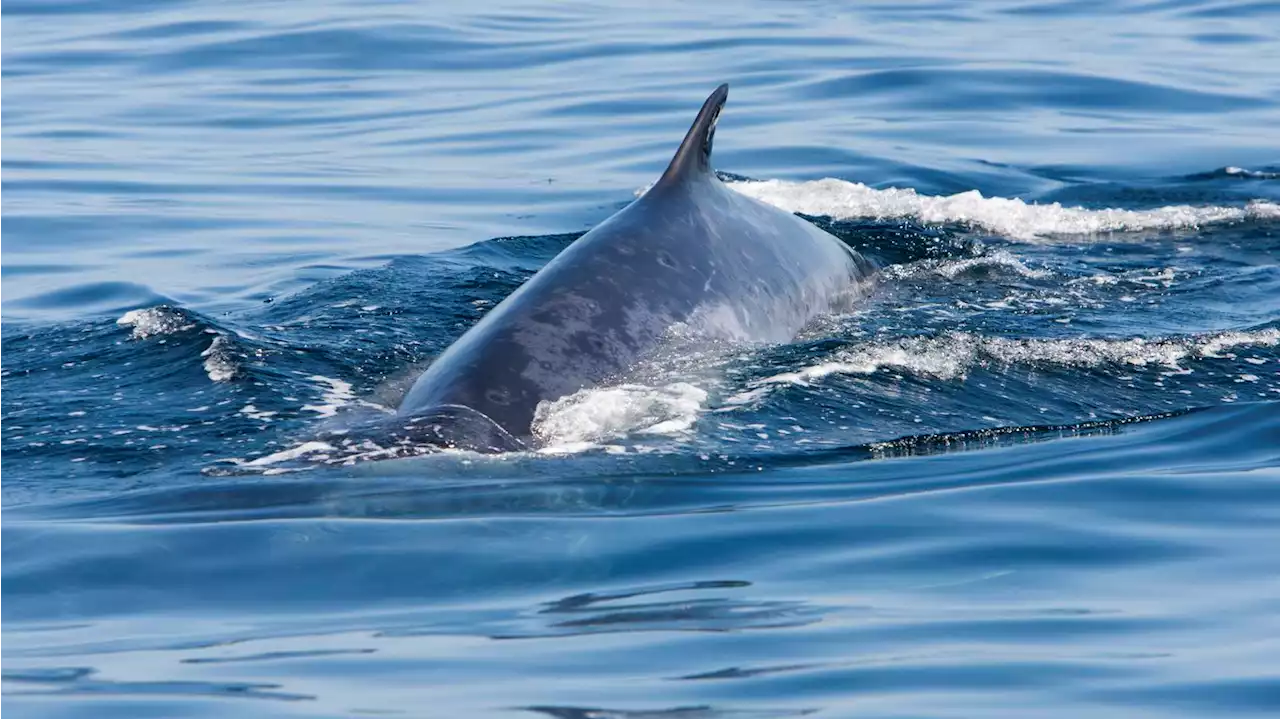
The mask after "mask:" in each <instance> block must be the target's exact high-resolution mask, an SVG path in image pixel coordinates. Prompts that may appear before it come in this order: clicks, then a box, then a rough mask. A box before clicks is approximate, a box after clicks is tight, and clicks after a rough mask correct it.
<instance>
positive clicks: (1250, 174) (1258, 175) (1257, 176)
mask: <svg viewBox="0 0 1280 719" xmlns="http://www.w3.org/2000/svg"><path fill="white" fill-rule="evenodd" d="M1222 171H1223V172H1225V173H1227V174H1228V175H1234V176H1236V177H1247V178H1249V179H1251V180H1280V172H1269V171H1267V170H1249V169H1246V168H1243V167H1224V168H1223V169H1222Z"/></svg>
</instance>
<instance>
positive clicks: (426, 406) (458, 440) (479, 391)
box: [394, 85, 869, 451]
mask: <svg viewBox="0 0 1280 719" xmlns="http://www.w3.org/2000/svg"><path fill="white" fill-rule="evenodd" d="M727 97H728V86H727V85H721V86H720V87H719V88H717V89H716V91H715V92H713V93H712V94H711V96H710V97H709V98H707V101H706V103H705V104H703V106H702V110H701V111H700V112H699V113H698V117H697V119H695V120H694V123H693V126H692V127H691V128H689V132H688V134H687V135H685V138H684V141H683V142H682V143H681V144H680V149H679V150H677V152H676V155H675V158H674V159H672V161H671V164H670V166H669V167H668V168H667V170H666V172H665V173H663V175H662V177H661V178H660V179H659V180H658V181H657V182H656V183H655V184H654V185H653V186H652V187H651V188H649V190H648V191H647V192H645V193H644V194H643V195H642V196H641V197H639V198H638V199H636V200H635V201H634V202H632V203H631V204H630V205H628V206H627V207H626V208H624V209H623V210H621V211H619V212H618V213H617V214H615V215H613V216H612V217H610V218H609V219H607V220H605V221H604V222H603V223H601V224H600V225H599V226H597V227H596V228H595V229H593V230H591V231H590V232H588V233H586V234H585V235H583V236H582V237H579V238H578V239H577V240H576V241H574V242H573V243H572V244H571V245H569V246H568V247H567V248H565V249H564V251H562V252H561V253H560V254H559V255H557V256H556V257H555V258H554V259H553V260H551V262H549V263H547V265H546V266H545V267H543V268H542V269H541V270H540V271H539V272H538V273H537V274H535V275H534V276H533V277H532V278H530V279H529V281H528V282H526V283H525V284H524V285H522V286H521V287H520V288H519V289H517V290H516V291H515V292H513V293H512V294H511V295H510V296H509V297H507V298H506V299H505V300H503V301H502V302H501V303H500V304H499V305H497V306H496V307H495V308H494V309H493V310H492V311H490V312H489V313H488V314H487V315H485V317H484V318H483V319H481V320H480V322H478V323H477V324H476V325H475V326H474V327H472V328H471V329H470V330H468V331H467V332H466V333H465V334H464V335H462V337H460V338H459V339H458V340H457V341H456V342H454V343H453V344H452V345H451V346H450V347H449V348H448V349H447V350H445V352H444V353H443V354H441V355H440V356H439V358H437V359H436V361H435V362H434V363H433V364H432V365H431V366H430V367H429V368H428V369H427V370H426V371H425V372H424V373H423V374H422V376H421V377H419V378H418V380H417V381H416V382H415V383H414V385H413V387H412V388H411V389H410V390H409V392H408V394H406V395H405V397H404V400H403V401H402V402H401V404H400V408H399V410H398V412H397V416H396V418H395V420H394V422H395V424H396V425H397V427H396V429H397V430H398V431H407V432H409V433H410V434H411V435H412V436H414V437H415V438H416V439H418V440H425V441H428V442H431V443H434V444H441V445H445V446H454V447H461V448H466V449H473V450H478V451H508V450H518V449H523V448H526V447H528V446H530V445H533V444H536V440H535V438H534V437H533V429H532V424H533V420H534V416H535V411H536V409H537V407H538V404H539V403H541V402H549V401H554V400H557V399H559V398H561V397H566V396H568V395H571V394H573V393H575V392H577V391H579V390H582V389H586V388H590V387H595V386H598V385H600V384H602V383H605V382H608V381H610V380H612V379H617V378H619V377H621V376H623V375H624V374H625V373H626V372H627V371H628V370H629V369H632V368H634V367H635V366H636V364H637V362H639V361H640V360H641V359H643V358H644V357H645V356H646V355H648V354H650V353H652V352H653V351H654V350H655V349H657V348H659V347H660V346H662V345H663V343H664V340H666V339H668V338H669V337H670V335H671V333H672V330H673V329H674V328H679V329H680V332H681V335H682V336H683V337H685V338H687V337H689V336H690V335H691V334H692V335H693V336H695V337H700V336H705V337H706V338H707V339H709V340H719V339H730V340H745V341H753V342H772V343H780V342H788V341H790V340H792V339H793V338H794V337H795V335H796V333H797V332H798V331H799V330H800V329H801V327H802V326H803V325H804V324H805V323H806V322H808V321H810V320H811V319H813V318H814V317H815V316H816V315H819V314H822V313H825V312H830V311H832V310H833V309H837V308H838V307H839V306H840V305H841V304H843V303H846V302H848V300H849V299H850V298H851V296H852V293H853V292H854V290H855V289H856V288H857V287H858V285H859V283H860V281H861V280H862V279H864V278H865V276H866V275H867V274H868V271H869V265H868V264H867V263H866V262H865V261H864V260H863V259H862V258H861V257H860V256H859V255H858V254H857V253H855V252H854V251H853V250H851V249H849V248H848V247H847V246H846V245H845V244H844V243H843V242H841V241H840V240H838V239H837V238H835V237H833V236H832V235H830V234H828V233H826V232H823V231H822V230H820V229H818V228H817V227H814V226H813V225H812V224H810V223H808V222H805V221H804V220H801V219H800V218H798V217H796V216H794V215H792V214H790V213H788V212H785V211H783V210H780V209H777V208H775V207H771V206H769V205H765V204H763V203H761V202H758V201H756V200H753V199H751V198H748V197H746V196H744V195H742V194H740V193H737V192H734V191H733V190H730V189H729V188H728V187H726V186H725V185H724V184H723V183H722V182H721V181H720V180H719V178H717V177H716V175H715V173H714V172H713V171H712V169H711V142H712V138H713V137H714V135H715V128H716V121H717V119H718V118H719V116H720V111H721V109H722V108H723V106H724V102H725V99H726V98H727Z"/></svg>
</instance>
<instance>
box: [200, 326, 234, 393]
mask: <svg viewBox="0 0 1280 719" xmlns="http://www.w3.org/2000/svg"><path fill="white" fill-rule="evenodd" d="M200 356H201V357H203V358H204V371H205V372H206V373H207V374H208V375H209V379H211V380H213V381H214V382H226V381H228V380H230V379H233V378H234V377H235V376H236V373H237V372H239V371H240V367H239V365H238V364H236V361H235V355H234V354H233V353H232V351H231V340H229V339H227V337H226V335H218V336H217V337H214V338H213V342H210V343H209V347H208V348H206V349H205V351H204V352H201V353H200Z"/></svg>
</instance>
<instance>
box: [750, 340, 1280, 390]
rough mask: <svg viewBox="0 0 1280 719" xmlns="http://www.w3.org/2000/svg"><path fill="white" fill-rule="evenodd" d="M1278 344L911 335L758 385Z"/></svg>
mask: <svg viewBox="0 0 1280 719" xmlns="http://www.w3.org/2000/svg"><path fill="white" fill-rule="evenodd" d="M1278 344H1280V330H1276V329H1265V330H1258V331H1255V332H1219V333H1214V334H1208V335H1199V336H1193V337H1175V338H1168V339H1152V340H1147V339H1142V338H1133V339H1060V340H1026V339H1024V340H1019V339H1008V338H1005V337H985V336H981V335H974V334H970V333H967V332H949V333H946V334H943V335H940V336H937V337H911V338H906V339H901V340H897V341H895V342H887V343H871V344H868V345H865V346H862V347H858V348H854V349H848V350H843V351H841V352H837V353H836V354H835V355H834V356H833V357H832V358H831V359H830V360H828V361H825V362H821V363H818V364H815V365H810V366H808V367H804V368H802V369H799V370H796V371H793V372H784V373H780V374H777V375H773V376H771V377H767V378H765V379H763V380H759V381H757V382H756V385H757V386H759V385H768V384H788V383H789V384H809V383H811V382H813V381H816V380H819V379H821V378H823V377H826V376H828V375H833V374H863V375H867V374H873V373H875V372H876V371H878V370H880V369H894V370H901V371H905V372H909V373H911V374H916V375H921V376H926V377H934V378H938V379H956V378H960V377H964V376H965V375H966V374H967V373H968V372H969V371H970V370H971V369H973V368H974V367H977V366H986V365H1020V364H1021V365H1025V364H1050V365H1057V366H1065V367H1099V366H1102V365H1107V364H1115V365H1127V366H1131V367H1148V366H1159V367H1164V368H1167V369H1175V370H1180V369H1181V363H1182V362H1184V361H1186V360H1192V359H1199V358H1215V357H1223V356H1226V355H1227V354H1228V352H1229V350H1231V349H1232V348H1235V347H1240V346H1251V347H1275V346H1276V345H1278Z"/></svg>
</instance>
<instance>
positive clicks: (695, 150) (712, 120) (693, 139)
mask: <svg viewBox="0 0 1280 719" xmlns="http://www.w3.org/2000/svg"><path fill="white" fill-rule="evenodd" d="M728 97H729V85H728V83H726V84H724V85H721V86H720V87H717V88H716V90H715V92H713V93H711V97H708V98H707V101H706V102H704V103H702V110H700V111H699V112H698V117H697V118H696V119H694V121H693V126H692V127H690V128H689V132H688V133H687V134H686V135H685V136H684V142H681V143H680V149H679V150H676V156H675V157H673V158H672V159H671V164H670V165H668V166H667V171H666V172H664V173H662V177H661V178H659V179H658V182H657V184H659V185H669V184H674V183H677V182H680V181H681V180H685V179H688V178H692V177H699V176H702V175H704V174H710V173H711V141H712V139H714V138H715V136H716V120H718V119H720V110H721V109H723V108H724V101H725V100H726V99H727V98H728Z"/></svg>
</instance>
